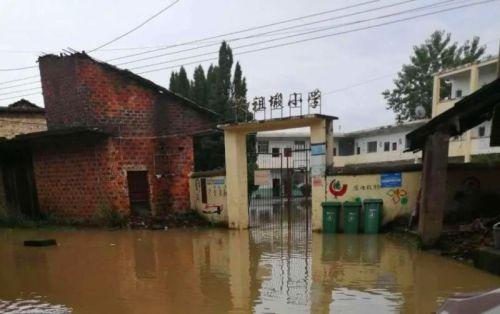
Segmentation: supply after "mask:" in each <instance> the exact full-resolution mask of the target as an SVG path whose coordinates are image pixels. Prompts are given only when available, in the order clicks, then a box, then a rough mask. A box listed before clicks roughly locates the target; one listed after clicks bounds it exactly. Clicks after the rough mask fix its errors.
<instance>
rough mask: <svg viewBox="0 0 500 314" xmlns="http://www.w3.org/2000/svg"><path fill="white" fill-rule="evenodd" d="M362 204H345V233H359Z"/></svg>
mask: <svg viewBox="0 0 500 314" xmlns="http://www.w3.org/2000/svg"><path fill="white" fill-rule="evenodd" d="M360 210H361V203H359V202H344V233H358V231H359V212H360Z"/></svg>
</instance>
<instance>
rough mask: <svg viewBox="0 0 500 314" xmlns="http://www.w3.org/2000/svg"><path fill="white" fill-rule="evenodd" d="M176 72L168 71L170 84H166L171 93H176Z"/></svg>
mask: <svg viewBox="0 0 500 314" xmlns="http://www.w3.org/2000/svg"><path fill="white" fill-rule="evenodd" d="M177 77H178V74H177V72H175V71H174V72H172V73H170V85H169V86H168V89H169V90H170V91H171V92H173V93H177V91H178V88H177V85H178V84H177V81H178V78H177Z"/></svg>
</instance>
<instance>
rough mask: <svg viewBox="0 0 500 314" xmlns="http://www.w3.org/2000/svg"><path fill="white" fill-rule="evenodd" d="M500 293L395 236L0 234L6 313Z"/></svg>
mask: <svg viewBox="0 0 500 314" xmlns="http://www.w3.org/2000/svg"><path fill="white" fill-rule="evenodd" d="M34 237H53V238H56V239H57V241H58V243H59V245H58V246H56V247H48V248H33V247H31V248H28V247H24V246H23V245H22V242H23V241H24V240H26V239H30V238H34ZM499 286H500V277H496V276H493V275H489V274H487V273H484V272H481V271H479V270H476V269H474V268H472V267H470V266H467V265H463V264H460V263H458V262H455V261H452V260H448V259H444V258H441V257H439V256H434V255H431V254H428V253H425V252H420V251H417V250H415V249H414V248H412V247H411V245H408V244H406V243H404V242H402V241H400V240H398V239H395V238H394V237H393V236H387V235H380V236H365V235H353V236H349V235H325V234H311V233H310V232H308V231H307V230H306V229H304V230H303V229H300V228H297V229H293V228H292V231H291V232H289V231H288V229H287V228H285V229H278V230H276V229H273V228H270V229H265V228H264V229H252V230H250V231H228V230H219V229H210V230H207V229H204V230H189V229H180V230H168V231H96V230H83V231H81V230H80V231H40V230H38V231H36V230H10V229H0V312H2V313H3V312H6V313H19V312H21V313H22V312H25V313H66V312H74V313H228V312H230V313H246V312H258V313H275V312H276V313H304V312H314V313H328V312H335V313H387V312H405V313H430V312H432V311H434V310H436V308H437V306H438V305H439V304H440V302H442V301H443V300H444V298H446V297H447V296H449V295H450V294H453V293H455V292H470V291H480V290H487V289H492V288H497V287H499Z"/></svg>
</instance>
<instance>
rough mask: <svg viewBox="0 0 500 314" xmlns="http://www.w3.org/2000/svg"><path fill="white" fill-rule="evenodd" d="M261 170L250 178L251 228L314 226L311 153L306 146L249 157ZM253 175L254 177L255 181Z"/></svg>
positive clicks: (280, 149) (259, 153)
mask: <svg viewBox="0 0 500 314" xmlns="http://www.w3.org/2000/svg"><path fill="white" fill-rule="evenodd" d="M248 160H249V161H255V162H256V164H257V165H258V169H256V170H255V171H254V173H253V174H252V173H250V174H249V178H248V186H249V196H248V197H249V208H248V210H249V226H250V227H251V228H254V227H260V228H273V227H279V226H281V227H285V226H286V227H289V228H291V227H293V226H299V227H305V228H307V229H309V227H310V223H311V205H312V204H311V173H310V170H311V166H310V165H311V163H310V160H311V149H310V147H308V146H305V144H304V145H295V146H294V147H285V148H277V147H275V148H272V150H271V152H259V149H257V152H256V153H249V155H248ZM252 175H253V177H252Z"/></svg>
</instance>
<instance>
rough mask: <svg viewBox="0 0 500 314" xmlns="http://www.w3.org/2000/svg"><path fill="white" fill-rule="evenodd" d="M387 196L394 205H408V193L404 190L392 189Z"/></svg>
mask: <svg viewBox="0 0 500 314" xmlns="http://www.w3.org/2000/svg"><path fill="white" fill-rule="evenodd" d="M387 195H388V196H389V197H390V198H391V201H392V203H393V204H394V205H398V204H400V205H403V206H405V205H408V191H406V189H403V188H396V189H390V190H389V191H387Z"/></svg>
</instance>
